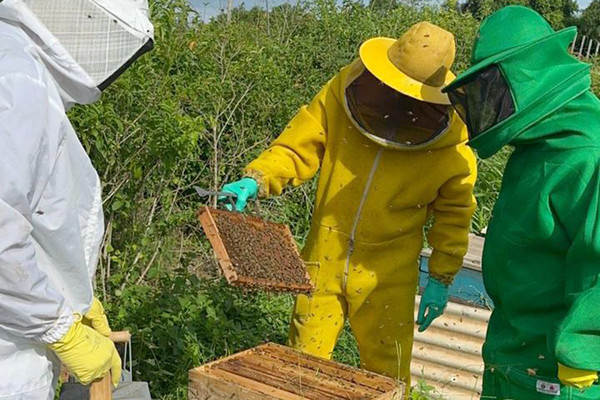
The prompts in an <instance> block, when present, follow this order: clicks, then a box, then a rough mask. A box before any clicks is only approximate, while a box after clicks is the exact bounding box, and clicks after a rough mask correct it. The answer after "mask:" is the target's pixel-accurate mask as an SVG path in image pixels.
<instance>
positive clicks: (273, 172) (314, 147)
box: [245, 77, 341, 197]
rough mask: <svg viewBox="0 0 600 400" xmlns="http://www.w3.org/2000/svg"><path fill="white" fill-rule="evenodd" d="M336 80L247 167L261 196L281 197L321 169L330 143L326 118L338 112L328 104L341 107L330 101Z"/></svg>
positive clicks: (305, 107)
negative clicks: (258, 187)
mask: <svg viewBox="0 0 600 400" xmlns="http://www.w3.org/2000/svg"><path fill="white" fill-rule="evenodd" d="M336 79H337V77H336V78H334V79H333V80H332V81H330V82H329V83H327V84H326V85H325V86H324V87H323V88H322V89H321V91H320V92H319V93H318V94H317V95H316V96H315V98H314V99H313V100H312V102H311V103H310V104H309V105H308V106H303V107H302V108H300V110H299V111H298V113H297V114H296V116H295V117H294V118H293V119H292V120H291V121H290V122H289V124H288V125H287V127H286V128H285V129H284V131H283V132H282V133H281V135H280V136H279V137H278V138H277V139H275V140H274V141H273V143H272V144H271V145H270V146H269V148H268V149H267V150H265V151H264V152H263V153H262V154H260V155H259V156H258V158H256V159H255V160H254V161H252V162H251V163H250V164H249V165H248V166H247V167H246V170H245V174H246V176H249V177H252V178H254V179H256V181H257V182H258V183H259V186H260V196H261V197H267V196H269V195H272V194H276V195H277V194H280V193H281V191H282V190H283V188H284V187H285V186H286V185H288V184H292V185H294V186H298V185H300V184H302V183H303V182H305V181H307V180H309V179H311V178H312V177H313V176H315V174H316V173H317V171H318V170H319V167H320V165H321V161H322V159H323V155H324V154H325V144H326V141H327V115H328V113H333V112H339V110H337V109H336V110H331V109H327V104H334V105H337V104H338V103H337V102H332V101H327V98H328V96H330V95H332V86H333V85H332V84H333V82H334V81H336ZM340 108H341V107H340Z"/></svg>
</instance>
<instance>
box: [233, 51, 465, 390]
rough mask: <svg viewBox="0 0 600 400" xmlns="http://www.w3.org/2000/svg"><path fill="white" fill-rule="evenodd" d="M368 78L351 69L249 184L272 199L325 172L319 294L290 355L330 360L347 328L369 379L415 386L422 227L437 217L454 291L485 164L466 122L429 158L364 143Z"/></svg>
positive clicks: (314, 242)
mask: <svg viewBox="0 0 600 400" xmlns="http://www.w3.org/2000/svg"><path fill="white" fill-rule="evenodd" d="M363 68H364V67H363V66H362V63H361V62H360V61H359V60H357V61H356V62H354V63H352V64H351V65H349V66H347V67H345V68H344V69H342V70H341V72H340V73H339V74H338V75H337V76H335V77H334V78H333V79H332V80H331V81H329V82H328V83H327V84H326V85H325V87H324V88H323V89H322V90H321V91H320V92H319V94H318V95H317V96H316V97H315V98H314V100H313V101H312V102H311V103H310V104H309V105H308V106H305V107H302V108H301V109H300V111H299V112H298V114H297V115H296V116H295V117H294V118H293V119H292V121H291V122H290V123H289V125H288V126H287V127H286V129H285V130H284V131H283V133H282V134H281V135H280V136H279V137H278V138H277V139H276V140H275V141H274V142H273V143H272V144H271V146H270V147H269V148H268V149H267V150H266V151H264V152H263V153H262V154H261V155H260V156H259V157H258V158H257V159H256V160H254V161H253V162H251V163H250V164H249V165H248V166H247V168H246V171H245V172H246V175H247V176H250V177H253V178H255V179H256V180H257V181H258V182H259V184H260V193H261V196H263V197H264V196H269V195H274V194H280V193H281V191H282V189H283V188H284V187H285V186H286V185H288V184H292V185H295V186H296V185H300V184H301V183H303V182H305V181H307V180H309V179H311V178H312V177H313V176H314V175H315V174H316V173H317V171H318V170H319V168H320V171H321V173H320V177H319V182H318V189H317V197H316V204H315V209H314V213H313V217H312V225H311V230H310V233H309V236H308V239H307V242H306V245H305V247H304V249H303V257H304V259H305V261H306V262H307V266H308V269H309V273H310V276H311V278H312V280H313V283H314V284H315V286H316V290H315V292H314V294H313V295H312V296H311V297H308V296H305V295H300V296H298V298H297V301H296V307H295V311H294V315H293V320H292V325H291V329H290V344H291V346H292V347H294V348H297V349H299V350H302V351H304V352H307V353H310V354H313V355H316V356H320V357H324V358H330V357H331V355H332V352H333V348H334V346H335V343H336V341H337V339H338V337H339V334H340V332H341V329H342V327H343V325H344V321H345V318H346V317H348V318H349V320H350V324H351V326H352V330H353V332H354V335H355V337H356V339H357V341H358V345H359V350H360V356H361V362H362V365H363V367H364V368H366V369H369V370H371V371H374V372H379V373H383V374H386V375H388V376H391V377H394V378H398V379H401V380H403V381H405V382H407V384H408V383H409V379H410V359H411V351H412V342H413V327H414V317H413V312H414V311H413V310H414V301H415V293H416V287H417V280H418V273H419V271H418V259H419V255H420V252H421V249H422V246H423V226H424V225H425V223H426V221H427V220H428V216H429V215H430V213H433V216H434V219H435V221H434V224H433V227H432V228H431V230H430V231H429V234H428V240H429V243H430V244H431V245H432V247H433V248H434V251H433V254H432V256H431V260H430V263H429V268H430V271H431V275H432V276H433V277H435V278H437V279H438V280H440V281H442V282H448V283H449V282H451V281H452V278H453V276H454V275H455V274H456V272H457V271H458V270H459V268H460V266H461V264H462V258H463V256H464V254H465V253H466V249H467V240H468V239H467V238H468V231H469V226H470V219H471V216H472V213H473V211H474V208H475V200H474V197H473V185H474V182H475V178H476V164H475V157H474V154H473V153H472V151H471V150H470V149H469V148H468V147H467V146H466V141H467V132H466V129H465V126H464V124H463V123H462V121H461V120H460V119H459V118H458V117H457V116H456V114H452V116H451V121H450V126H449V128H448V130H447V131H446V132H445V133H444V134H443V135H441V136H440V138H439V139H437V140H436V141H434V142H432V143H431V144H429V145H427V146H425V147H422V148H419V149H414V150H395V149H390V148H386V147H383V146H381V145H379V144H376V143H374V142H373V141H372V140H370V139H368V138H367V137H366V136H365V135H363V134H362V133H361V132H360V131H359V130H358V129H357V128H356V127H355V124H354V123H353V121H352V120H351V119H350V117H349V113H348V112H347V108H346V106H345V95H344V93H345V88H346V87H347V85H348V84H349V82H351V81H352V80H353V79H354V78H355V77H356V76H358V74H360V72H361V71H362V70H363Z"/></svg>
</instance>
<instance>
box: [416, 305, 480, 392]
mask: <svg viewBox="0 0 600 400" xmlns="http://www.w3.org/2000/svg"><path fill="white" fill-rule="evenodd" d="M420 300H421V297H420V296H418V297H417V307H416V309H415V313H416V311H417V310H418V305H419V302H420ZM490 314H491V311H489V310H486V309H483V308H479V307H473V306H468V305H464V304H458V303H454V302H450V303H449V304H448V308H447V309H446V312H445V313H444V315H443V316H441V317H440V318H438V319H436V320H435V321H434V322H433V324H432V325H431V326H430V327H429V329H427V330H426V331H425V332H423V333H419V332H417V331H416V330H415V343H414V347H413V361H412V364H411V375H412V379H413V384H414V383H416V382H418V381H419V380H424V381H425V382H427V383H428V384H429V385H431V386H433V387H434V388H436V392H437V393H439V394H441V395H442V396H444V398H445V399H448V400H467V399H479V394H480V393H481V379H482V374H483V360H482V358H481V346H482V345H483V341H484V339H485V332H486V329H487V323H488V321H489V318H490Z"/></svg>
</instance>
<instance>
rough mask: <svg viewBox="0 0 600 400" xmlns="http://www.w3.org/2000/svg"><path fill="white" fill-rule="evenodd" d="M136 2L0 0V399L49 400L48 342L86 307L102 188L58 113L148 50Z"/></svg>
mask: <svg viewBox="0 0 600 400" xmlns="http://www.w3.org/2000/svg"><path fill="white" fill-rule="evenodd" d="M147 11H148V9H147V2H146V1H145V0H143V1H139V0H138V1H135V0H111V1H109V0H97V1H91V0H4V1H2V2H0V400H7V399H10V400H13V399H14V400H17V399H18V400H25V399H27V400H30V399H31V400H33V399H36V400H45V399H49V400H52V399H53V397H54V384H55V382H56V378H57V369H58V367H59V363H58V361H57V357H56V355H55V354H54V352H53V351H51V350H50V348H49V347H48V346H49V345H50V344H52V343H55V342H57V341H58V340H59V339H61V338H62V337H63V336H64V335H65V334H66V333H67V331H69V330H70V328H71V327H72V326H73V325H74V319H75V317H74V314H75V315H76V313H78V314H85V313H86V312H87V310H88V308H89V307H90V304H91V302H92V297H93V289H92V280H93V277H94V273H95V270H96V263H97V257H98V251H99V247H100V242H101V238H102V235H103V231H104V221H103V214H102V201H101V184H100V181H99V179H98V174H97V173H96V171H95V170H94V167H93V166H92V164H91V162H90V159H89V157H88V155H87V154H86V152H85V150H84V148H83V147H82V145H81V143H80V142H79V139H78V138H77V135H76V134H75V132H74V130H73V127H72V126H71V124H70V122H69V120H68V118H67V115H66V109H67V108H68V107H69V106H70V105H72V104H75V103H79V104H88V103H92V102H94V101H96V100H97V99H98V97H99V95H100V89H102V88H104V87H106V86H107V85H108V84H109V83H110V82H112V80H114V79H115V78H116V77H117V76H118V75H119V74H120V73H122V72H123V70H124V69H126V67H127V66H128V65H129V64H131V62H133V60H134V59H135V58H137V57H138V56H139V55H141V54H142V53H143V52H144V51H146V50H147V49H149V48H150V47H151V45H152V37H153V29H152V25H151V23H150V21H149V20H148V18H147Z"/></svg>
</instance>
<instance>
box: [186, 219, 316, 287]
mask: <svg viewBox="0 0 600 400" xmlns="http://www.w3.org/2000/svg"><path fill="white" fill-rule="evenodd" d="M198 219H199V220H200V223H201V224H202V228H203V229H204V232H205V234H206V236H207V237H208V240H209V241H210V244H211V246H212V248H213V250H214V252H215V255H216V257H217V261H218V263H219V266H220V267H221V270H222V272H223V275H224V276H225V278H226V279H227V282H229V284H231V285H234V286H242V287H245V288H249V289H256V288H260V289H264V290H271V291H285V292H295V293H310V292H311V291H312V290H313V286H312V284H311V282H310V277H309V275H308V272H307V270H306V266H305V265H304V262H303V261H302V258H301V257H300V254H299V252H298V248H297V246H296V242H295V241H294V237H293V236H292V232H291V231H290V228H289V227H288V226H287V225H282V224H276V223H273V222H268V221H265V220H262V219H260V218H255V217H251V216H247V215H243V214H241V213H238V212H231V211H224V210H217V209H214V208H209V207H202V208H201V209H200V211H199V213H198Z"/></svg>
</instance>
